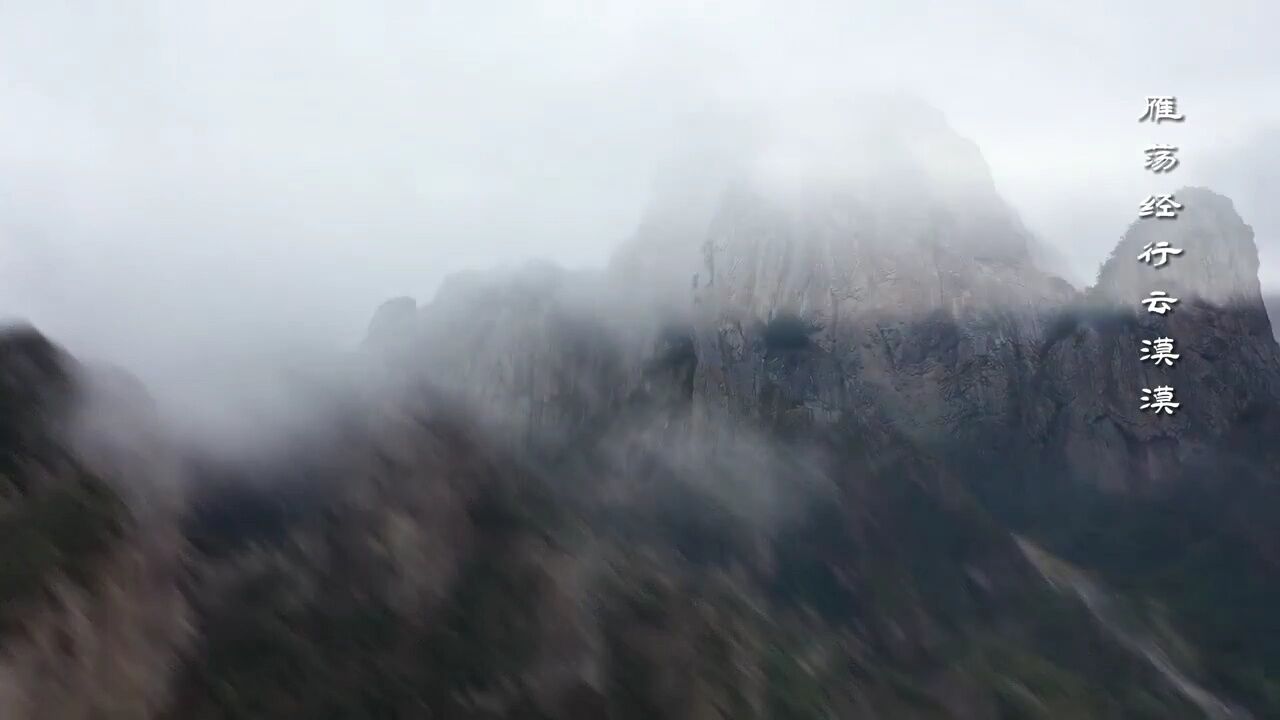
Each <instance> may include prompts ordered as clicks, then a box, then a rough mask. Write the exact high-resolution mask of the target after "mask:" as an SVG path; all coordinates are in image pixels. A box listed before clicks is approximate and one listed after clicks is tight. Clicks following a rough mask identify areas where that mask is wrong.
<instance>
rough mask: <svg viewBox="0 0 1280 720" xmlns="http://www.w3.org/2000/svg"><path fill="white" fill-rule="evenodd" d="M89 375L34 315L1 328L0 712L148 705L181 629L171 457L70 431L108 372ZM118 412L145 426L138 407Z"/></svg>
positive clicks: (76, 714)
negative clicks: (170, 508) (29, 324)
mask: <svg viewBox="0 0 1280 720" xmlns="http://www.w3.org/2000/svg"><path fill="white" fill-rule="evenodd" d="M90 376H96V374H95V373H92V372H91V371H89V370H88V369H86V368H83V367H81V366H80V365H79V364H78V363H76V362H75V361H73V360H72V359H71V358H69V357H68V356H66V355H65V354H64V353H62V352H61V351H60V350H59V349H57V348H56V347H54V346H53V345H52V344H50V343H49V342H48V341H47V340H46V339H45V338H44V337H42V336H41V335H39V334H38V333H37V332H35V331H34V330H32V329H30V328H13V329H6V330H4V331H2V332H0V545H2V546H3V547H4V558H3V561H2V562H0V716H3V717H5V718H14V720H22V719H24V718H32V719H33V720H34V719H36V718H51V717H57V718H68V719H74V718H91V717H104V716H106V717H147V716H150V715H151V714H152V713H153V712H155V711H156V709H157V708H158V707H159V706H161V705H162V704H163V703H164V702H165V697H166V694H167V685H168V675H167V672H166V670H167V667H168V664H169V662H170V659H171V657H172V654H173V653H174V652H175V651H176V650H177V649H178V648H181V647H182V646H183V645H184V643H185V640H186V636H187V633H186V631H185V628H184V622H185V619H186V615H185V605H184V603H183V602H182V599H181V596H180V595H179V593H178V592H177V585H176V575H175V573H174V572H173V570H174V569H175V568H176V557H177V553H178V552H179V551H180V549H181V539H180V536H179V535H178V534H177V533H176V527H175V526H173V525H172V524H171V523H168V522H165V521H164V520H163V519H161V518H163V517H165V516H166V515H167V512H166V511H165V510H164V509H163V508H164V506H165V505H166V504H167V503H168V502H169V501H170V500H172V497H171V496H170V495H169V493H168V488H170V487H172V484H171V483H170V482H168V478H167V477H166V475H167V473H168V472H169V471H170V469H171V468H170V466H169V464H168V463H169V461H168V460H167V459H166V457H165V456H164V455H163V453H160V452H156V448H155V447H151V448H144V449H143V451H142V452H139V448H138V447H136V446H134V447H130V448H127V449H126V448H122V447H120V446H118V445H116V444H114V443H113V442H112V439H111V437H110V436H106V435H102V434H98V433H94V434H93V435H94V442H92V443H86V444H83V445H82V444H80V443H79V442H77V441H76V439H75V438H76V437H77V436H79V433H80V431H81V430H83V423H85V422H92V421H91V420H88V419H86V418H85V417H83V416H82V415H81V414H80V412H79V410H81V409H83V408H85V407H87V406H90V405H92V404H93V403H94V400H93V398H94V396H95V395H96V394H97V393H99V392H105V391H107V388H109V387H113V386H114V383H113V382H102V381H99V380H91V379H90ZM113 420H114V421H116V422H122V423H125V424H126V425H128V426H129V427H130V430H129V431H127V432H125V433H124V434H125V435H127V436H128V437H129V438H131V440H132V441H135V442H137V441H141V439H143V438H145V430H144V428H146V427H147V426H148V423H147V422H146V418H145V417H137V416H134V417H128V416H118V417H115V418H113ZM140 431H141V432H140ZM126 501H128V502H129V504H128V505H126ZM140 517H141V518H145V521H144V522H140Z"/></svg>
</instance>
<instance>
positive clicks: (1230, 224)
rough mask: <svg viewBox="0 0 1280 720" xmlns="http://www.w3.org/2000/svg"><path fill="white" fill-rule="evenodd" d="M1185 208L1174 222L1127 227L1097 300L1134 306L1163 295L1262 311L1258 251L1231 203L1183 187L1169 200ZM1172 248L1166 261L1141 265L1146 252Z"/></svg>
mask: <svg viewBox="0 0 1280 720" xmlns="http://www.w3.org/2000/svg"><path fill="white" fill-rule="evenodd" d="M1171 197H1172V198H1173V199H1174V200H1175V201H1176V202H1177V203H1179V204H1180V205H1181V206H1182V207H1181V209H1179V210H1178V213H1177V217H1175V218H1156V217H1150V218H1142V219H1139V220H1137V221H1135V222H1134V223H1133V224H1132V225H1130V226H1129V230H1128V231H1127V232H1126V233H1125V235H1124V237H1123V238H1121V240H1120V242H1119V244H1118V245H1117V246H1116V249H1115V252H1113V253H1112V255H1111V257H1110V258H1108V259H1107V261H1106V262H1105V263H1104V264H1103V266H1102V268H1101V269H1100V270H1099V272H1098V282H1097V284H1096V285H1095V287H1094V289H1093V294H1094V295H1095V297H1098V298H1100V299H1104V300H1109V301H1114V302H1117V303H1120V304H1135V306H1136V303H1137V302H1138V301H1139V300H1140V299H1141V298H1144V297H1147V295H1148V294H1149V293H1151V292H1152V291H1155V290H1160V291H1164V292H1167V293H1169V294H1170V295H1173V296H1174V297H1178V298H1180V299H1182V298H1199V299H1201V300H1204V301H1206V302H1209V303H1212V304H1214V305H1219V306H1226V305H1247V306H1254V305H1258V306H1260V305H1261V303H1262V288H1261V285H1260V284H1259V282H1258V246H1257V245H1256V244H1255V242H1254V236H1253V228H1251V227H1250V226H1248V225H1246V224H1245V222H1244V220H1243V219H1242V218H1241V217H1240V214H1239V213H1237V212H1236V209H1235V206H1234V205H1233V204H1232V202H1231V200H1230V198H1227V197H1226V196H1224V195H1220V194H1218V193H1216V192H1214V191H1212V190H1209V189H1208V188H1202V187H1185V188H1182V189H1179V190H1177V191H1176V192H1174V193H1172V194H1171ZM1165 242H1167V243H1169V245H1168V246H1166V247H1168V248H1169V249H1170V250H1181V251H1182V253H1181V254H1179V255H1171V256H1168V258H1167V262H1165V263H1164V264H1163V265H1161V266H1160V267H1155V263H1157V262H1160V258H1159V257H1154V258H1153V260H1152V262H1151V263H1150V264H1148V263H1146V262H1144V261H1142V260H1140V259H1139V256H1141V255H1142V254H1143V252H1144V250H1146V249H1147V248H1148V246H1155V247H1159V245H1158V244H1159V243H1165Z"/></svg>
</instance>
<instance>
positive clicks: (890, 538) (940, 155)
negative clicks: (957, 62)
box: [0, 95, 1280, 720]
mask: <svg viewBox="0 0 1280 720" xmlns="http://www.w3.org/2000/svg"><path fill="white" fill-rule="evenodd" d="M818 107H821V108H824V109H822V110H821V111H819V110H818V109H813V110H811V111H809V112H806V113H804V114H803V117H794V118H790V119H787V120H786V121H782V120H778V121H775V122H773V123H768V122H762V123H760V124H759V125H758V126H753V127H750V128H749V131H748V130H743V131H742V132H741V133H733V134H729V133H726V135H725V136H724V137H722V138H720V142H719V143H710V144H702V145H701V147H703V148H705V150H704V154H700V155H694V156H691V158H690V162H687V163H674V164H672V165H671V166H670V167H668V168H667V169H666V170H665V171H664V172H663V173H662V174H660V175H659V176H658V182H657V187H656V188H655V191H654V193H653V195H652V198H651V202H649V204H648V205H647V206H646V209H645V210H644V211H643V212H642V213H641V216H640V217H639V219H638V221H637V223H636V226H635V228H634V231H633V232H631V233H630V234H627V232H626V229H625V228H619V230H618V234H617V237H620V238H625V239H624V240H623V241H622V242H621V244H620V246H619V247H618V248H617V250H616V252H615V253H614V254H613V255H612V257H611V259H610V261H609V262H608V263H607V265H606V266H605V267H603V268H600V269H566V268H563V267H561V266H559V265H557V264H555V263H553V262H547V261H534V262H513V263H510V264H508V265H507V266H506V267H504V268H500V269H493V270H485V271H481V270H477V271H469V272H465V273H459V274H454V275H451V276H449V277H448V278H447V279H445V280H444V281H443V282H442V283H441V284H440V287H439V289H438V290H437V291H436V292H435V293H434V295H433V296H432V297H431V298H430V299H427V300H424V301H423V302H419V301H418V300H417V299H415V298H413V297H399V298H392V299H388V300H387V301H386V302H384V303H382V304H381V305H380V306H378V307H377V308H376V311H374V312H372V315H371V319H370V321H369V324H368V331H367V333H366V335H365V337H364V339H363V341H362V342H360V343H358V344H357V343H352V345H351V346H350V347H349V348H348V349H346V350H345V351H340V350H335V351H324V352H321V353H319V354H317V355H315V356H308V355H306V354H303V355H301V356H299V357H296V358H294V359H292V360H291V361H290V362H289V363H288V364H287V367H286V370H285V371H283V372H281V373H279V374H278V375H276V376H274V378H276V379H273V376H269V375H268V376H263V378H262V379H261V381H260V384H259V385H257V386H255V387H259V388H261V390H260V392H261V393H262V394H263V398H262V399H263V402H262V403H260V404H258V405H257V407H258V408H272V407H274V408H277V409H278V414H277V415H272V414H271V413H270V412H266V413H260V414H256V415H252V414H234V413H232V414H231V415H229V416H228V417H226V418H224V419H223V420H222V421H221V422H220V423H218V427H222V428H227V429H228V430H227V431H226V432H222V433H219V434H216V435H202V434H201V433H200V432H193V431H192V425H191V424H190V423H189V422H188V421H184V419H183V417H182V415H181V413H180V410H181V408H180V407H179V408H175V407H174V406H173V405H172V404H171V403H165V402H158V401H157V400H156V399H155V398H154V396H153V394H152V391H151V390H149V389H148V388H147V386H146V384H145V383H143V382H141V381H139V380H137V379H135V378H134V377H132V376H131V375H130V374H129V373H127V372H125V371H122V370H116V369H111V368H107V367H102V366H101V365H98V364H96V363H93V362H84V361H78V360H75V359H73V358H72V357H71V355H70V354H68V353H67V352H65V351H63V350H61V349H60V348H59V347H58V346H57V345H55V344H54V343H53V342H52V341H50V340H49V339H46V338H45V337H44V336H43V335H42V334H41V333H40V332H39V331H38V330H36V329H33V328H29V327H27V328H15V329H11V330H6V331H5V333H4V334H3V335H0V538H2V539H3V541H4V544H5V547H6V549H12V550H11V551H7V552H6V559H5V561H4V562H3V563H0V592H2V593H3V595H0V715H2V716H3V717H5V718H15V720H20V719H25V718H33V719H34V718H51V717H57V718H90V717H128V718H135V717H136V718H175V719H176V718H184V719H186V718H197V719H198V718H265V717H341V718H359V717H371V718H372V717H377V718H395V717H403V718H427V717H430V718H528V719H533V718H575V719H576V718H600V717H606V718H689V719H690V720H702V719H703V718H734V719H735V720H737V719H739V718H744V719H745V718H833V717H839V718H894V719H898V718H943V717H946V718H1007V717H1044V718H1060V717H1090V718H1153V719H1154V718H1160V719H1162V720H1167V719H1168V718H1184V717H1185V718H1199V717H1210V718H1248V717H1257V718H1263V717H1271V716H1274V715H1276V714H1278V713H1280V680H1278V678H1280V632H1277V631H1276V622H1277V621H1276V618H1275V617H1274V607H1275V602H1276V600H1277V599H1278V598H1280V572H1277V571H1278V570H1280V567H1277V565H1278V564H1280V532H1278V531H1277V529H1276V526H1275V523H1274V518H1275V517H1276V516H1277V513H1278V512H1280V486H1278V485H1277V479H1278V478H1280V452H1278V451H1277V449H1276V447H1275V444H1274V442H1273V439H1274V437H1275V436H1276V433H1277V432H1280V413H1278V411H1280V346H1278V345H1277V342H1276V340H1275V335H1274V327H1273V325H1272V322H1271V320H1270V318H1269V316H1268V313H1267V308H1266V306H1265V304H1264V287H1263V285H1262V284H1261V283H1260V281H1259V274H1260V269H1261V267H1262V261H1261V260H1260V256H1259V250H1258V243H1257V241H1256V240H1255V235H1254V231H1253V229H1252V228H1251V227H1250V226H1249V225H1248V224H1246V218H1243V217H1242V216H1241V214H1240V213H1239V212H1238V211H1237V207H1236V205H1235V204H1234V203H1233V201H1232V200H1231V199H1229V198H1228V197H1226V196H1224V195H1221V194H1218V193H1217V192H1215V191H1214V190H1212V189H1207V188H1202V187H1187V188H1182V189H1179V190H1177V191H1176V195H1177V197H1178V198H1179V200H1180V201H1181V202H1183V204H1184V206H1185V209H1184V211H1183V213H1182V215H1181V216H1180V217H1179V218H1178V220H1177V221H1176V222H1169V221H1165V220H1159V219H1149V220H1138V221H1136V222H1132V224H1130V225H1129V227H1128V228H1127V229H1126V228H1124V227H1117V228H1115V230H1116V232H1117V233H1121V232H1122V233H1123V236H1122V237H1121V239H1120V240H1119V242H1118V243H1117V244H1116V246H1115V249H1114V252H1113V253H1112V255H1111V257H1110V258H1108V259H1107V260H1106V261H1105V262H1104V263H1103V264H1102V265H1101V267H1100V269H1099V271H1098V273H1097V280H1096V282H1095V283H1094V284H1093V285H1091V286H1090V287H1087V288H1080V287H1076V286H1073V285H1072V283H1069V282H1067V281H1066V280H1064V279H1062V278H1061V277H1058V276H1057V275H1056V274H1055V273H1053V272H1052V268H1051V267H1047V264H1046V262H1045V259H1044V257H1043V254H1042V248H1041V246H1040V244H1039V242H1040V241H1038V240H1037V239H1036V238H1035V237H1034V236H1033V235H1032V233H1031V232H1030V231H1029V230H1028V229H1027V227H1026V226H1025V224H1024V222H1023V221H1022V219H1021V218H1020V217H1019V215H1018V213H1016V212H1015V211H1014V210H1013V208H1012V206H1011V205H1010V203H1009V202H1007V201H1006V200H1005V199H1004V198H1003V197H1002V196H1001V194H1000V193H999V192H998V190H997V185H996V182H995V181H994V179H993V177H992V171H991V169H990V167H989V166H988V164H987V162H986V160H985V159H984V158H983V155H982V153H981V152H980V150H979V148H978V147H977V145H976V144H975V143H974V142H972V141H970V140H967V139H965V138H964V137H963V136H962V135H961V134H959V133H957V132H956V131H955V130H954V129H953V128H952V127H951V126H950V125H949V124H948V122H947V121H946V120H945V118H944V117H943V116H942V115H941V113H940V112H938V111H937V110H936V109H934V108H931V107H929V106H928V105H925V104H923V103H921V102H919V101H915V100H910V99H905V98H902V97H900V96H883V95H881V96H867V97H865V98H863V99H861V100H859V101H856V102H832V103H820V104H819V105H818ZM704 160H705V162H704ZM1156 238H1159V239H1164V240H1169V241H1171V242H1174V243H1175V244H1176V245H1177V246H1179V247H1182V248H1185V255H1183V256H1181V257H1178V258H1175V259H1174V260H1173V261H1172V262H1171V264H1170V265H1168V266H1166V267H1162V268H1159V269H1155V268H1152V267H1150V266H1148V265H1145V264H1142V263H1140V262H1138V259H1137V256H1138V255H1139V253H1140V252H1141V251H1142V248H1143V247H1144V246H1145V245H1146V244H1147V243H1148V242H1151V241H1153V240H1154V239H1156ZM1157 286H1158V289H1162V290H1166V291H1168V292H1169V293H1170V294H1171V295H1174V296H1177V297H1178V299H1179V303H1178V305H1177V306H1176V307H1175V308H1174V310H1173V312H1172V313H1171V314H1169V315H1167V316H1156V315H1151V314H1149V313H1145V312H1143V311H1142V306H1141V305H1140V304H1139V301H1140V300H1141V299H1142V298H1143V297H1145V296H1146V294H1147V292H1148V291H1150V290H1151V289H1156V288H1157ZM370 309H371V310H372V308H370ZM192 320H193V321H197V320H198V319H192ZM1162 334H1167V335H1168V336H1170V337H1174V338H1176V339H1177V350H1178V352H1179V353H1180V358H1179V361H1178V363H1177V364H1176V365H1175V366H1173V367H1168V368H1166V367H1156V366H1153V365H1151V364H1150V363H1144V362H1142V361H1141V360H1140V350H1141V348H1142V340H1144V339H1150V338H1152V337H1154V336H1157V335H1162ZM55 339H56V338H55ZM175 341H177V342H180V341H181V338H176V339H175ZM278 378H285V379H278ZM1164 383H1167V384H1169V385H1173V386H1176V388H1177V391H1178V400H1180V401H1181V403H1182V405H1181V407H1180V408H1179V411H1178V412H1177V413H1176V414H1173V415H1168V416H1164V415H1157V414H1152V413H1147V412H1142V410H1141V409H1140V407H1139V405H1140V399H1139V398H1140V396H1141V395H1142V394H1143V393H1144V392H1146V391H1145V390H1144V388H1151V387H1153V386H1155V385H1159V384H1164ZM205 390H206V392H211V393H213V394H216V393H217V392H218V391H217V385H210V386H208V387H207V388H206V389H205ZM175 410H177V411H179V414H177V415H175V414H174V413H175ZM196 427H204V428H208V427H210V426H209V425H208V424H203V425H196Z"/></svg>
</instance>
